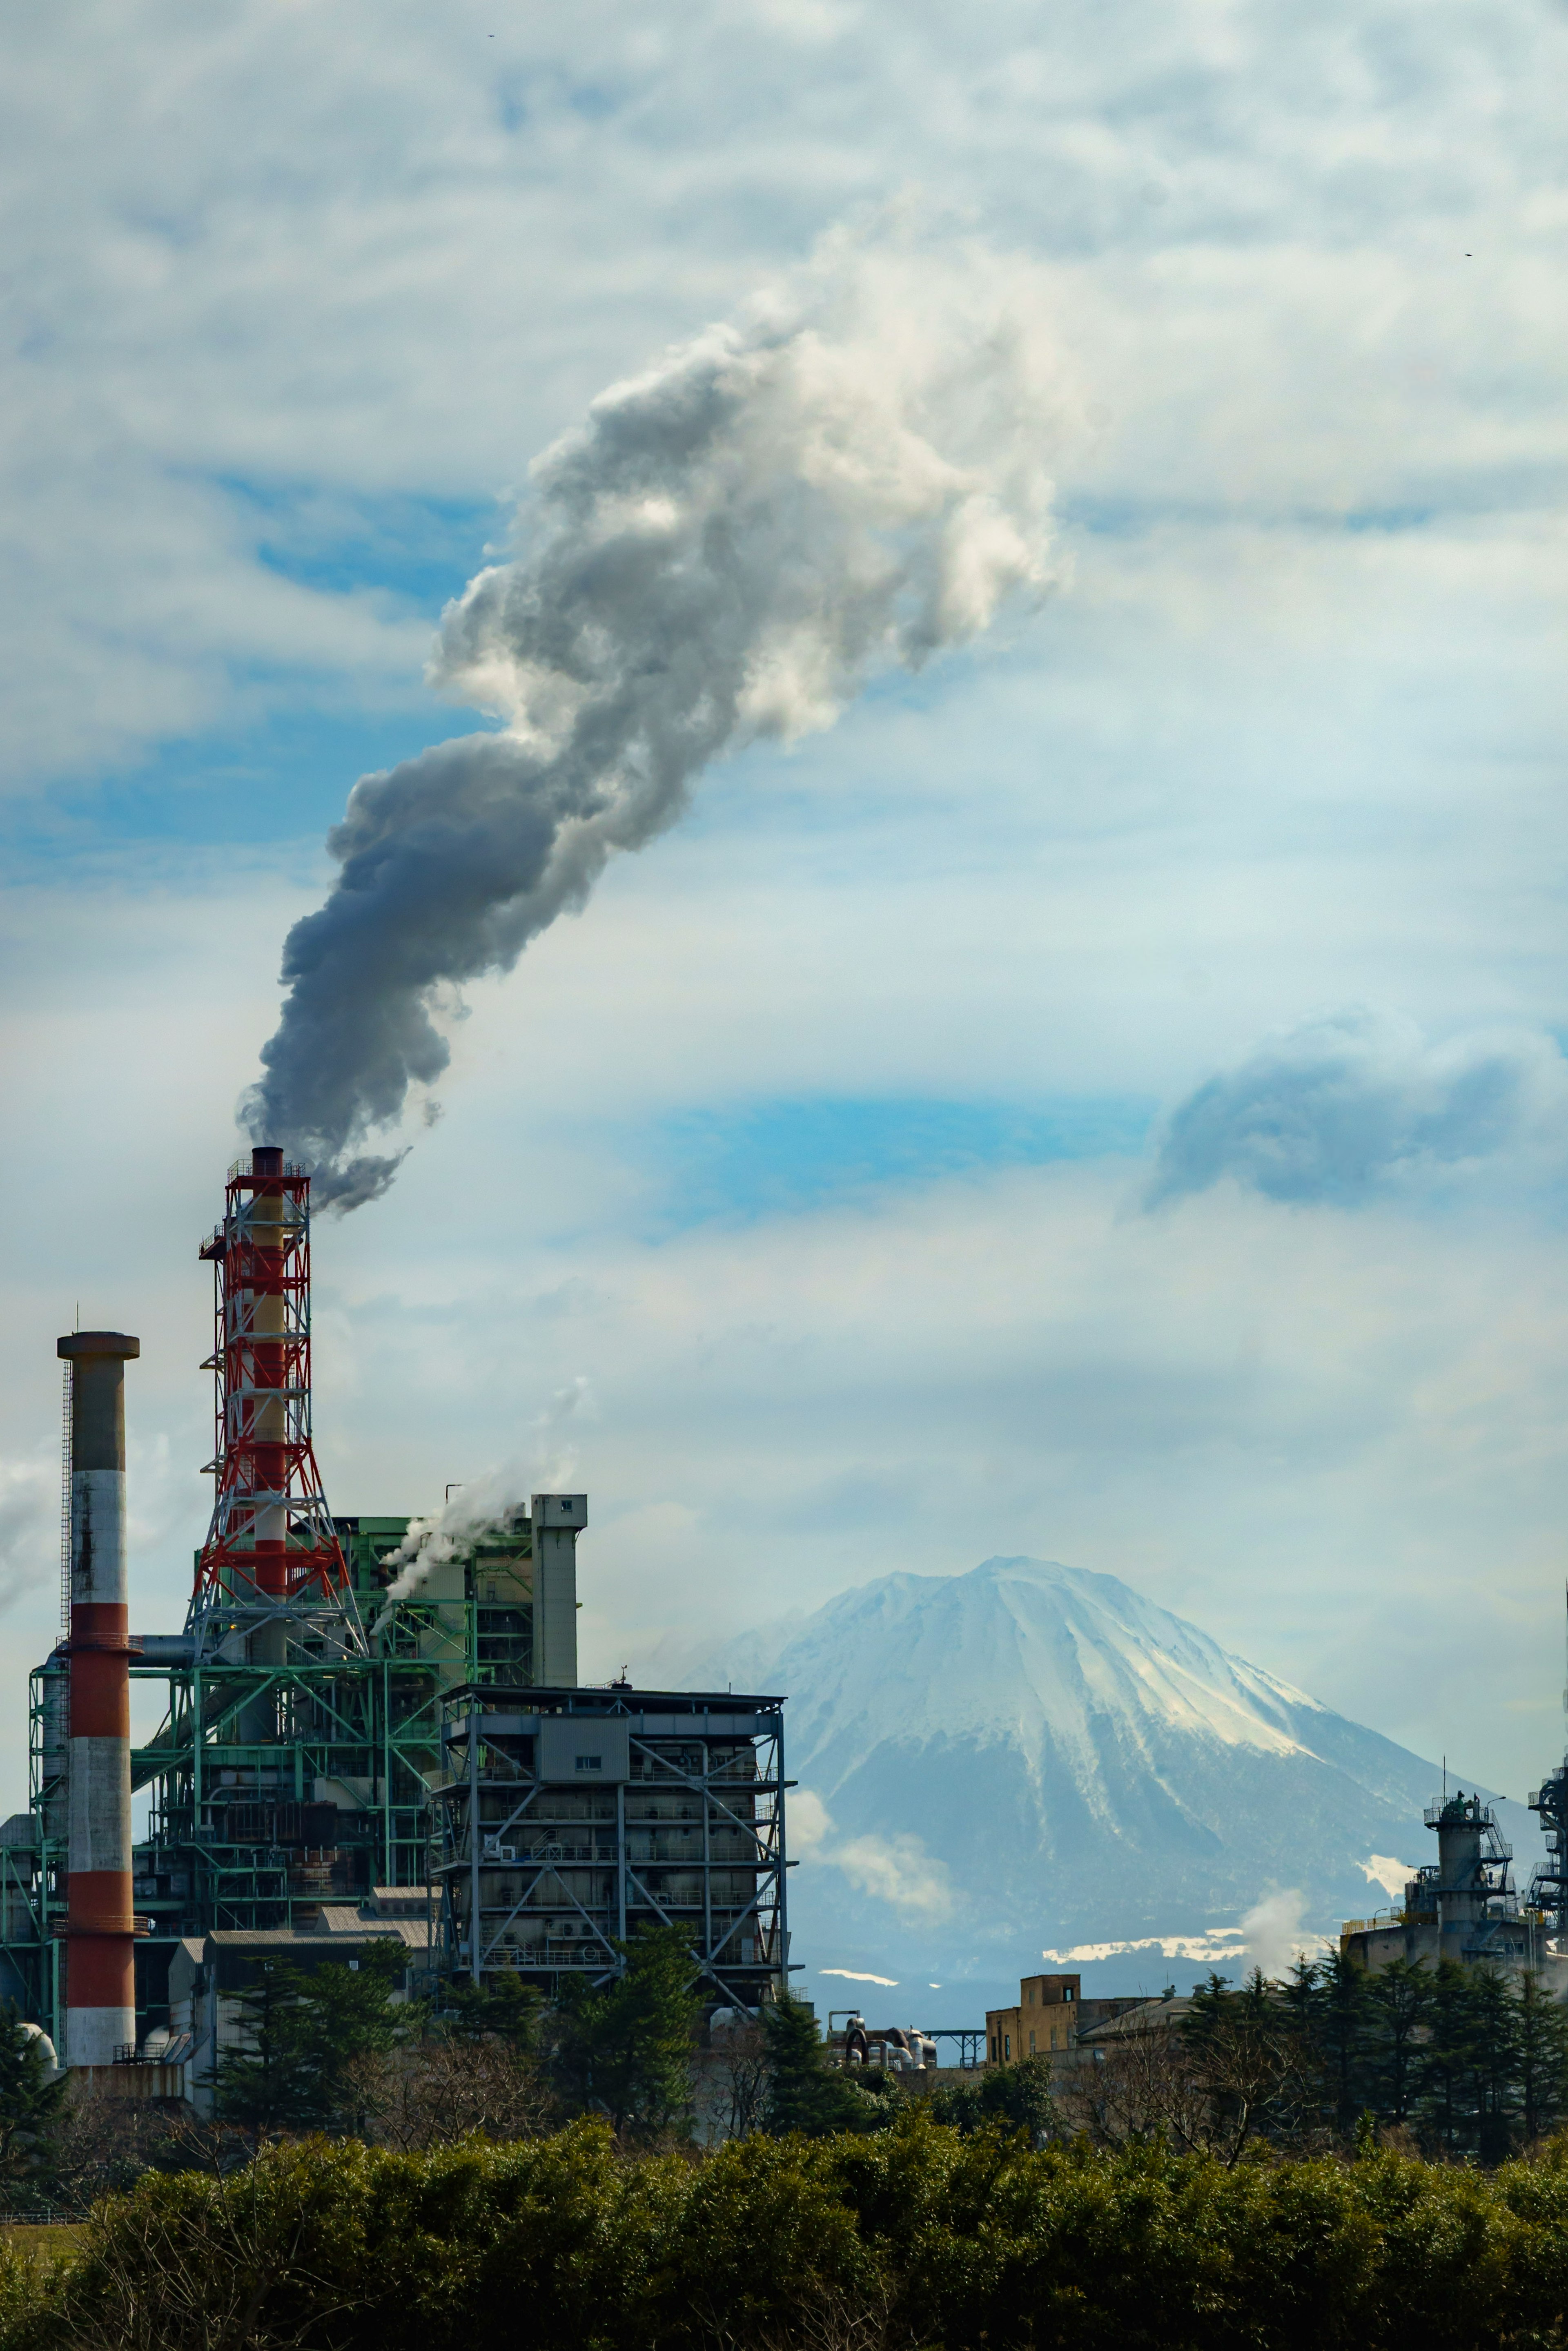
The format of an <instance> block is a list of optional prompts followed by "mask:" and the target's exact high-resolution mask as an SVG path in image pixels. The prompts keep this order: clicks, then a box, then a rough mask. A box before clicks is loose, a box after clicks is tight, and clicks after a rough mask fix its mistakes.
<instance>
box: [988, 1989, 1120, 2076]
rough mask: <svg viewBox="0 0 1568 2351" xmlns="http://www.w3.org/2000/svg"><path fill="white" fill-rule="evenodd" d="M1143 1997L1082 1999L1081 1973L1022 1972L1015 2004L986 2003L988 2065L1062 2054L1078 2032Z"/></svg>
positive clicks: (1074, 2040)
mask: <svg viewBox="0 0 1568 2351" xmlns="http://www.w3.org/2000/svg"><path fill="white" fill-rule="evenodd" d="M1143 2004H1144V2003H1143V2001H1141V2000H1085V1998H1084V1996H1083V1978H1082V1977H1081V1976H1071V1975H1062V1976H1025V1977H1024V1978H1023V1980H1022V1982H1021V1983H1020V1984H1019V1987H1018V2005H1017V2007H1016V2008H988V2009H987V2010H986V2012H985V2055H986V2063H987V2064H991V2065H1015V2064H1017V2063H1018V2061H1019V2059H1020V2058H1021V2057H1051V2056H1057V2057H1061V2056H1064V2055H1065V2053H1067V2052H1068V2051H1069V2050H1072V2049H1074V2048H1075V2047H1076V2046H1077V2043H1078V2042H1079V2040H1080V2039H1081V2038H1082V2036H1083V2035H1084V2034H1085V2033H1086V2032H1090V2031H1091V2030H1092V2029H1093V2028H1094V2027H1095V2026H1096V2025H1100V2024H1106V2023H1108V2022H1110V2020H1111V2019H1112V2018H1113V2017H1117V2016H1122V2015H1125V2014H1126V2012H1127V2010H1128V2009H1130V2008H1140V2007H1142V2006H1143Z"/></svg>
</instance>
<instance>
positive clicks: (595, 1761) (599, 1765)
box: [577, 1755, 605, 1771]
mask: <svg viewBox="0 0 1568 2351" xmlns="http://www.w3.org/2000/svg"><path fill="white" fill-rule="evenodd" d="M604 1768H605V1759H604V1757H603V1756H602V1755H579V1756H578V1758H577V1769H578V1771H603V1770H604Z"/></svg>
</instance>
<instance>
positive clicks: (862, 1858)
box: [789, 1788, 953, 1982]
mask: <svg viewBox="0 0 1568 2351" xmlns="http://www.w3.org/2000/svg"><path fill="white" fill-rule="evenodd" d="M789 1827H790V1838H791V1842H792V1843H793V1844H794V1850H795V1854H796V1856H797V1858H799V1857H806V1858H811V1859H815V1860H817V1861H826V1862H828V1863H830V1864H831V1865H832V1866H833V1867H834V1868H835V1869H839V1870H842V1871H843V1873H844V1875H845V1876H846V1877H847V1879H848V1880H849V1883H850V1885H851V1886H854V1887H855V1889H856V1891H857V1893H860V1894H868V1895H870V1896H872V1898H873V1899H874V1900H875V1901H878V1902H887V1903H889V1904H890V1905H891V1906H892V1907H893V1908H894V1909H895V1910H897V1911H898V1913H899V1914H900V1915H901V1916H902V1917H909V1918H916V1919H921V1920H924V1922H925V1923H926V1924H927V1925H929V1926H930V1925H936V1924H937V1923H938V1922H940V1920H941V1919H943V1918H946V1917H950V1915H951V1912H952V1907H953V1890H952V1886H951V1882H950V1879H949V1876H948V1869H947V1864H946V1863H945V1862H943V1861H939V1860H938V1859H937V1857H936V1856H935V1855H934V1854H929V1853H928V1852H927V1851H926V1848H925V1846H924V1844H922V1843H921V1841H920V1839H919V1837H918V1836H910V1835H908V1834H902V1833H900V1834H894V1835H892V1836H887V1837H881V1836H858V1837H851V1838H849V1839H847V1840H846V1841H845V1842H842V1843H841V1842H839V1841H838V1840H837V1839H836V1836H835V1833H834V1821H833V1816H832V1814H831V1813H829V1811H828V1809H827V1807H826V1804H825V1803H824V1802H823V1801H822V1799H821V1797H820V1796H819V1795H817V1794H816V1793H815V1791H814V1790H813V1789H810V1788H801V1789H799V1790H797V1791H796V1792H795V1794H794V1796H793V1797H792V1798H791V1799H790V1818H789ZM825 1972H831V1970H825ZM878 1980H880V1979H877V1978H872V1977H867V1982H872V1981H878Z"/></svg>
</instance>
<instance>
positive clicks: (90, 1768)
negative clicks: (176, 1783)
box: [57, 1331, 141, 2065]
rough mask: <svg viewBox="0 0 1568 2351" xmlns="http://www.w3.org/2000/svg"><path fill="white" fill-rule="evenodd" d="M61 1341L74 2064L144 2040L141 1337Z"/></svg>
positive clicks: (69, 2041)
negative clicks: (136, 1650) (67, 1503)
mask: <svg viewBox="0 0 1568 2351" xmlns="http://www.w3.org/2000/svg"><path fill="white" fill-rule="evenodd" d="M57 1351H58V1353H60V1354H61V1355H63V1356H64V1357H65V1358H66V1359H67V1362H68V1363H69V1364H70V1365H71V1536H70V1545H71V1550H70V1573H71V1621H70V1659H71V1673H70V1690H71V1696H70V1765H69V1782H68V1784H69V1812H68V1816H67V1817H68V1823H69V1826H68V1831H67V1846H66V1853H67V1866H68V1869H69V1873H70V1874H69V1878H68V1882H67V1894H66V1900H67V1925H66V1932H67V1938H68V1942H67V1959H66V2046H65V2063H66V2064H67V2065H111V2064H113V2063H114V2060H115V2056H116V2054H117V2053H118V2052H119V2051H120V2050H121V2049H125V2048H128V2047H129V2048H134V2046H135V2043H136V1970H135V1964H134V1949H135V1944H134V1938H135V1934H136V1921H135V1919H134V1917H132V1915H131V1907H130V1637H129V1634H128V1630H127V1625H128V1616H127V1593H126V1575H125V1366H126V1364H127V1362H128V1361H129V1360H130V1358H131V1357H133V1356H136V1355H140V1353H141V1342H140V1339H130V1338H128V1337H127V1336H126V1335H125V1333H124V1332H120V1331H78V1332H73V1333H72V1334H71V1335H70V1336H69V1337H68V1338H65V1339H61V1340H60V1341H58V1342H57Z"/></svg>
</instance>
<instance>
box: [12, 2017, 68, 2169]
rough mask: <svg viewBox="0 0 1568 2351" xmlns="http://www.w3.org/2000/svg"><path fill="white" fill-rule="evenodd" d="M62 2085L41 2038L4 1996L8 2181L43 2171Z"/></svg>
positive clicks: (62, 2094)
mask: <svg viewBox="0 0 1568 2351" xmlns="http://www.w3.org/2000/svg"><path fill="white" fill-rule="evenodd" d="M66 2089H67V2076H66V2075H65V2074H63V2073H54V2074H53V2075H52V2077H51V2068H50V2066H49V2063H48V2060H47V2058H46V2056H45V2055H44V2044H43V2042H42V2040H41V2039H40V2038H39V2036H38V2034H37V2033H36V2032H29V2031H28V2030H27V2027H26V2024H25V2023H24V2022H23V2021H22V2016H21V2011H19V2010H18V2009H17V2007H16V2002H15V2001H7V2002H6V2004H5V2008H4V2009H3V2010H0V2180H4V2181H5V2183H6V2185H7V2186H8V2187H9V2186H16V2185H20V2184H23V2183H26V2182H29V2181H36V2180H39V2179H42V2178H43V2177H44V2176H45V2175H46V2174H47V2170H48V2168H49V2147H48V2142H49V2137H50V2133H51V2132H52V2130H53V2129H54V2126H55V2125H56V2124H57V2122H58V2121H59V2120H60V2117H61V2111H62V2108H63V2106H64V2103H65V2097H66Z"/></svg>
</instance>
